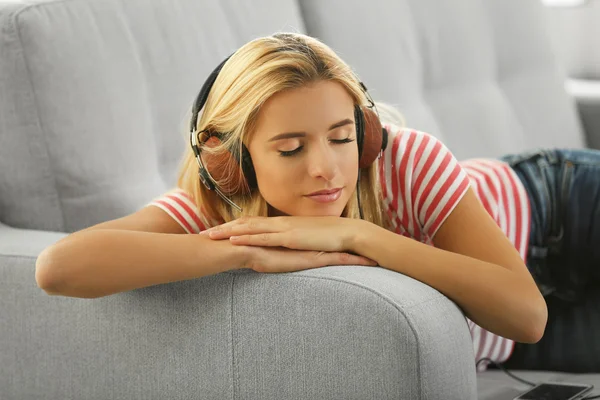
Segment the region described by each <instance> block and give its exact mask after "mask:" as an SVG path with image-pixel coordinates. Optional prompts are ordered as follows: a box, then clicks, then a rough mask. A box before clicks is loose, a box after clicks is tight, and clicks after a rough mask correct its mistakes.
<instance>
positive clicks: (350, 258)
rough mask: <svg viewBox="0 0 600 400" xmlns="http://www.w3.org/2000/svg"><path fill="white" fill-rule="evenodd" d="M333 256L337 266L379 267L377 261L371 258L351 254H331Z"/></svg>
mask: <svg viewBox="0 0 600 400" xmlns="http://www.w3.org/2000/svg"><path fill="white" fill-rule="evenodd" d="M331 256H332V259H333V262H334V263H337V265H370V266H375V265H377V263H376V262H375V261H373V260H371V259H369V258H366V257H363V256H358V255H353V254H349V253H331Z"/></svg>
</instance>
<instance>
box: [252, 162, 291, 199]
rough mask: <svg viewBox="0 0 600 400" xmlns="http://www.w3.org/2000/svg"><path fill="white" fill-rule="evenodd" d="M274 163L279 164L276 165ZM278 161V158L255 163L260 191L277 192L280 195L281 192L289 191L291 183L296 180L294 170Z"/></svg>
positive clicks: (264, 192)
mask: <svg viewBox="0 0 600 400" xmlns="http://www.w3.org/2000/svg"><path fill="white" fill-rule="evenodd" d="M274 164H278V166H277V167H274V166H273V165H274ZM280 164H281V163H277V160H273V161H271V163H269V162H265V163H261V164H258V165H257V164H255V165H254V169H255V171H256V178H257V183H258V186H259V189H260V191H261V192H262V193H263V194H267V195H268V194H275V195H278V196H280V195H281V193H286V192H288V193H289V183H290V181H292V182H293V181H294V180H295V178H294V170H293V169H290V168H284V167H282V166H281V165H280Z"/></svg>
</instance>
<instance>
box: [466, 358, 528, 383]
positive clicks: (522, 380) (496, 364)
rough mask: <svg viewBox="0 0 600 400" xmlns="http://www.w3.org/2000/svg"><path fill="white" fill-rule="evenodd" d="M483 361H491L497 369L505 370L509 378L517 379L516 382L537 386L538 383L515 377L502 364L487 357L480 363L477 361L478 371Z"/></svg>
mask: <svg viewBox="0 0 600 400" xmlns="http://www.w3.org/2000/svg"><path fill="white" fill-rule="evenodd" d="M482 361H489V362H491V363H492V364H494V365H495V366H496V367H498V368H500V369H501V370H503V371H504V372H505V373H507V374H508V375H509V376H511V377H512V378H514V379H516V380H518V381H520V382H523V383H526V384H528V385H531V386H536V383H533V382H529V381H526V380H525V379H522V378H519V377H518V376H516V375H513V374H512V373H511V372H509V371H508V370H507V369H506V368H504V366H503V365H502V364H500V363H497V362H496V361H494V360H492V359H490V358H487V357H484V358H481V359H480V360H479V361H477V364H475V369H477V367H478V366H479V363H480V362H482Z"/></svg>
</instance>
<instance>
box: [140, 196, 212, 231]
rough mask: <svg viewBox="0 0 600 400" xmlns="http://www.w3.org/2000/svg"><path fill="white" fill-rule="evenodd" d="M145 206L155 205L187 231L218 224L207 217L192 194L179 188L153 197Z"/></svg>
mask: <svg viewBox="0 0 600 400" xmlns="http://www.w3.org/2000/svg"><path fill="white" fill-rule="evenodd" d="M146 206H156V207H158V208H160V209H162V210H163V211H164V212H166V213H167V214H168V215H169V216H171V218H173V219H174V220H175V221H177V222H178V223H179V224H180V225H181V226H182V227H183V228H184V229H185V231H186V232H187V233H200V232H202V231H203V230H205V229H208V228H210V227H212V226H215V225H218V224H219V223H218V221H215V220H213V219H211V218H208V217H207V215H206V213H205V212H204V209H203V208H202V207H201V206H199V204H198V203H197V202H196V200H195V199H194V196H193V195H192V194H191V193H190V192H188V191H186V190H184V189H182V188H180V187H174V188H172V189H170V190H168V191H167V192H165V193H163V194H162V195H160V196H158V197H156V198H154V199H153V200H152V201H150V202H149V203H148V204H146Z"/></svg>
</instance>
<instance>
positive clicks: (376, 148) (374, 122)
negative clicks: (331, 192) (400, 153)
mask: <svg viewBox="0 0 600 400" xmlns="http://www.w3.org/2000/svg"><path fill="white" fill-rule="evenodd" d="M360 108H361V111H362V112H361V114H362V115H363V118H362V120H363V124H364V137H363V139H362V152H361V151H359V154H360V158H359V163H358V166H359V168H367V167H368V166H370V165H371V164H373V162H374V161H375V160H376V159H377V156H378V155H379V153H380V152H381V151H383V150H385V148H386V147H387V130H385V129H384V128H383V127H382V126H381V121H380V120H379V117H378V116H377V114H376V113H375V111H373V110H371V109H370V108H368V107H365V106H360ZM357 136H358V130H357ZM359 149H360V148H359Z"/></svg>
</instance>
